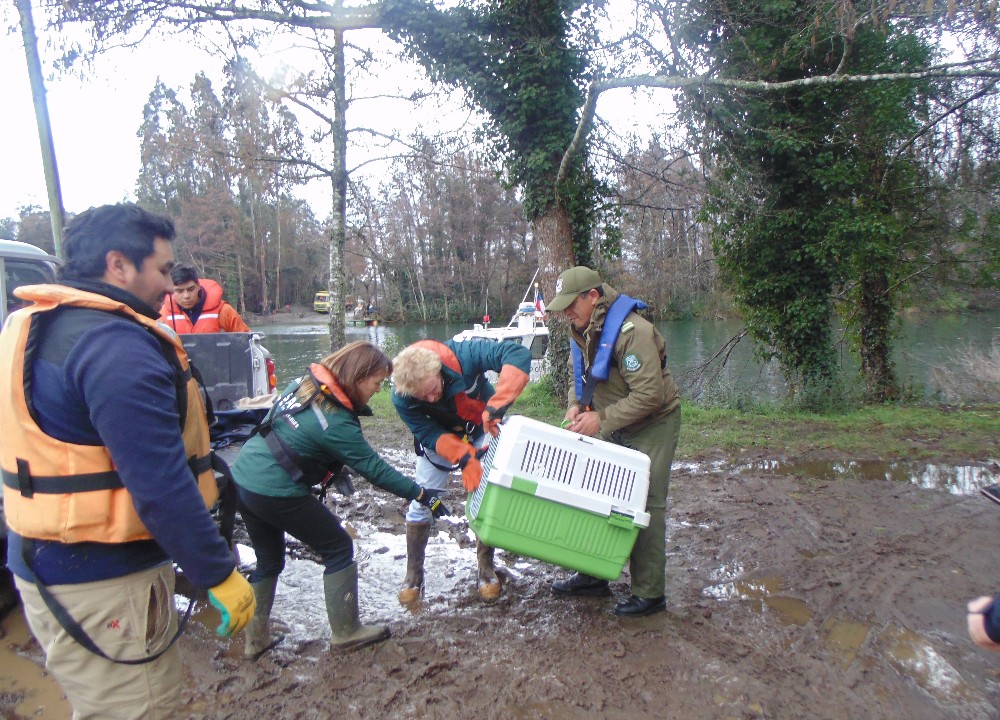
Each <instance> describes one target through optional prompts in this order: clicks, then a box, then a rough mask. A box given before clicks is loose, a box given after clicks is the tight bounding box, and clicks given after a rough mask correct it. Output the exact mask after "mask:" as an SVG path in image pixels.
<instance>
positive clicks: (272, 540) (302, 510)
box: [237, 486, 354, 582]
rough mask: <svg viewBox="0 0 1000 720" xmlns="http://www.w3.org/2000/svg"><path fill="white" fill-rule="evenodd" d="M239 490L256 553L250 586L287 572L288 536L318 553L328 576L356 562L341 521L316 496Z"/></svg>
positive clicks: (242, 508)
mask: <svg viewBox="0 0 1000 720" xmlns="http://www.w3.org/2000/svg"><path fill="white" fill-rule="evenodd" d="M237 489H238V490H239V505H238V507H239V510H240V515H241V516H242V517H243V522H244V523H246V527H247V532H248V533H249V534H250V542H251V543H253V549H254V552H255V553H257V567H256V568H255V569H254V571H253V573H251V575H250V582H259V581H261V580H267V579H270V578H274V577H278V575H279V574H281V571H282V570H284V568H285V533H288V534H289V535H291V536H292V537H294V538H295V539H296V540H298V541H299V542H301V543H302V544H304V545H306V546H308V547H309V548H311V549H312V550H314V551H315V552H317V553H319V556H320V560H321V561H322V563H323V565H324V566H325V568H326V570H325V571H324V574H326V575H329V574H330V573H335V572H337V571H338V570H343V569H344V568H346V567H347V566H348V565H350V564H351V563H352V562H353V561H354V541H353V540H351V536H350V535H348V534H347V531H346V530H344V528H343V526H341V524H340V519H339V518H338V517H337V516H336V515H334V514H333V513H332V512H330V510H329V508H327V507H326V505H324V504H323V503H322V502H320V500H319V499H318V498H316V496H315V495H312V494H309V495H300V496H296V497H272V496H270V495H258V494H257V493H255V492H251V491H250V490H247V489H245V488H242V487H239V486H237Z"/></svg>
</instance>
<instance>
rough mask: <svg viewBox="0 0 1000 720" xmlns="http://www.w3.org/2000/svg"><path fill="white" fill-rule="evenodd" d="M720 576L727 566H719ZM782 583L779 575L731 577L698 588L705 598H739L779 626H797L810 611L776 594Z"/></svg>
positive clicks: (803, 605) (808, 615)
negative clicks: (765, 613)
mask: <svg viewBox="0 0 1000 720" xmlns="http://www.w3.org/2000/svg"><path fill="white" fill-rule="evenodd" d="M720 570H721V573H722V574H723V575H725V574H728V572H729V570H728V569H720ZM783 585H784V582H783V581H782V579H781V578H779V577H762V578H754V579H752V580H734V581H732V582H725V583H720V584H718V585H712V586H709V587H707V588H705V589H704V590H702V595H704V596H705V597H710V598H715V599H716V600H740V601H745V602H746V603H747V605H748V606H749V607H750V608H751V609H752V610H753V611H755V612H765V611H766V612H769V613H772V614H773V615H774V616H775V617H776V618H777V619H778V622H780V623H781V624H782V625H797V626H799V627H801V626H802V625H805V624H806V623H807V622H809V619H810V618H811V617H812V610H810V609H809V606H808V605H806V603H804V602H803V601H802V600H799V599H798V598H793V597H789V596H787V595H780V594H779V593H781V592H782V590H783Z"/></svg>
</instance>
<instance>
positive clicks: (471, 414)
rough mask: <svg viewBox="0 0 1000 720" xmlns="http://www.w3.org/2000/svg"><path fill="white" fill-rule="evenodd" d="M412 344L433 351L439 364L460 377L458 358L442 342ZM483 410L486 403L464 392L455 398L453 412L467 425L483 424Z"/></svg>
mask: <svg viewBox="0 0 1000 720" xmlns="http://www.w3.org/2000/svg"><path fill="white" fill-rule="evenodd" d="M413 344H414V345H416V346H417V347H422V348H427V349H428V350H433V351H434V352H435V353H436V354H437V356H438V357H440V358H441V363H442V364H443V365H444V366H445V367H447V368H448V369H449V370H453V371H454V372H456V373H458V374H459V375H462V366H461V365H460V364H459V362H458V356H456V355H455V353H454V351H453V350H452V349H451V348H450V347H448V346H447V345H445V344H444V343H443V342H440V341H438V340H418V341H417V342H415V343H413ZM485 409H486V402H485V401H484V400H476V399H474V398H471V397H469V395H468V394H467V393H464V392H461V393H459V394H458V395H456V396H455V412H456V413H457V414H458V416H459V417H460V418H462V420H464V421H466V422H467V423H472V424H473V425H480V424H481V423H482V422H483V410H485Z"/></svg>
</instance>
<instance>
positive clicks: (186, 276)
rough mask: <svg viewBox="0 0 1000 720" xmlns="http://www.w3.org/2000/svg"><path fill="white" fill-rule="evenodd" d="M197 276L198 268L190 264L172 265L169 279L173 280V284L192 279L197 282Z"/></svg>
mask: <svg viewBox="0 0 1000 720" xmlns="http://www.w3.org/2000/svg"><path fill="white" fill-rule="evenodd" d="M198 277H199V276H198V268H196V267H194V266H192V265H174V267H173V269H172V270H171V271H170V279H171V280H173V281H174V285H180V284H182V283H186V282H191V281H192V280H194V281H195V282H198Z"/></svg>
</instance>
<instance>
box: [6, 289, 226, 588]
mask: <svg viewBox="0 0 1000 720" xmlns="http://www.w3.org/2000/svg"><path fill="white" fill-rule="evenodd" d="M67 284H70V283H67ZM78 285H80V286H82V285H83V284H82V283H81V284H78ZM84 289H86V290H89V291H91V292H101V294H103V295H108V296H110V297H113V298H115V299H117V300H124V301H126V302H128V304H129V305H130V306H131V307H132V308H134V309H135V310H137V311H139V312H141V313H143V314H145V315H148V316H150V317H154V318H155V317H156V315H155V314H154V313H153V311H152V309H151V308H149V307H148V306H146V305H145V304H144V303H142V302H141V301H140V300H138V299H137V298H136V297H134V296H133V295H131V294H129V293H125V292H124V291H122V290H119V289H117V288H113V287H111V286H106V285H103V284H100V285H97V284H89V283H88V284H87V286H85V287H84ZM43 322H45V323H46V327H45V330H44V332H42V333H41V341H40V343H39V347H38V351H37V353H36V355H35V360H34V363H33V383H32V385H31V397H32V400H33V402H34V406H35V410H36V412H37V416H38V421H39V425H40V426H41V428H42V430H44V431H45V432H46V433H47V434H48V435H51V436H52V437H55V438H58V439H60V440H65V441H67V442H72V443H77V444H85V445H104V446H106V447H107V448H108V450H109V451H110V452H111V457H112V458H113V459H114V462H115V465H116V466H117V469H118V473H119V475H120V476H121V479H122V482H123V483H124V485H125V487H126V488H127V489H128V491H129V494H130V495H131V497H132V501H133V503H134V505H135V509H136V512H137V513H138V515H139V517H140V518H141V519H142V521H143V523H144V524H145V525H146V527H147V528H148V529H149V531H150V533H151V534H152V535H153V537H154V538H155V540H147V541H140V542H131V543H124V544H104V543H90V542H86V543H72V544H63V543H58V542H39V541H36V543H35V545H36V547H37V554H36V557H35V563H34V569H35V572H36V573H37V575H38V578H39V580H41V581H42V582H43V583H45V584H46V585H59V584H72V583H81V582H91V581H97V580H106V579H109V578H114V577H121V576H123V575H127V574H130V573H133V572H137V571H139V570H143V569H146V568H149V567H153V566H155V565H159V564H162V563H164V562H167V561H168V560H173V561H174V562H176V563H177V564H178V565H179V566H180V567H181V569H182V570H183V571H184V573H185V574H186V575H187V576H188V578H189V579H190V580H191V582H192V583H194V584H195V585H196V586H197V587H201V588H210V587H214V586H215V585H218V584H219V583H221V582H223V581H224V580H225V579H226V578H227V577H228V576H229V574H230V573H231V572H232V571H233V568H234V567H235V560H234V558H233V555H232V553H231V552H230V550H229V548H228V547H227V545H226V543H225V541H224V540H223V539H222V537H221V535H220V534H219V531H218V528H217V527H216V525H215V522H214V521H213V519H212V517H211V515H210V514H209V512H208V510H207V509H206V508H205V504H204V501H203V500H202V498H201V494H200V493H199V491H198V486H197V483H196V481H195V479H194V476H193V475H192V474H191V471H190V469H189V468H188V465H187V460H186V457H185V451H184V445H183V443H182V441H181V436H180V432H179V427H180V424H179V415H178V408H177V395H176V390H175V385H174V370H173V368H172V367H171V365H170V364H169V363H168V361H167V359H166V358H165V357H164V355H163V351H162V350H161V347H160V343H159V341H158V340H157V339H156V338H155V337H154V336H153V335H152V334H151V333H150V332H149V331H147V330H146V329H145V328H143V327H142V326H140V325H139V324H137V323H136V322H134V321H132V320H129V319H127V318H124V317H122V316H119V315H115V314H111V313H105V312H101V311H98V310H90V309H84V308H60V309H57V310H53V311H51V312H49V313H44V320H43ZM52 338H61V339H62V341H61V342H55V341H54V340H52ZM57 345H58V347H57ZM21 548H22V541H21V538H20V537H19V536H18V535H17V534H15V533H13V532H11V533H10V534H9V544H8V551H7V563H8V566H9V567H10V569H11V570H12V571H13V572H14V573H15V574H17V575H18V576H20V577H22V578H25V579H30V577H29V575H28V573H27V569H26V568H25V565H24V561H23V559H22V556H21Z"/></svg>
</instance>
